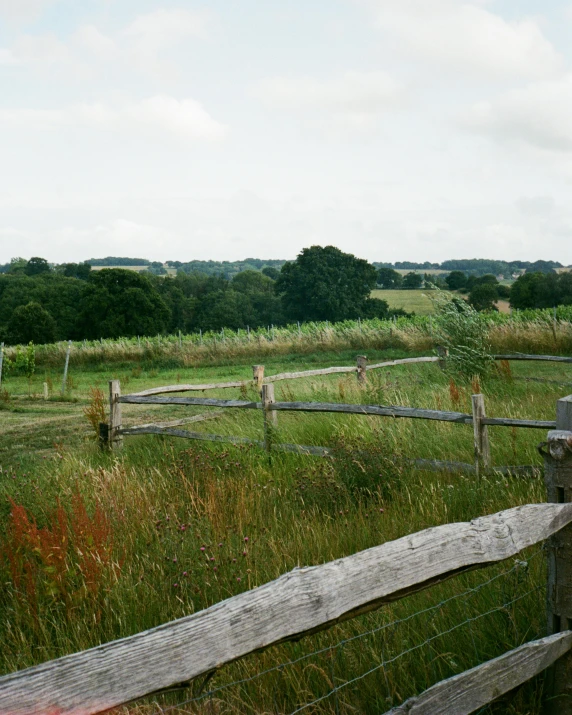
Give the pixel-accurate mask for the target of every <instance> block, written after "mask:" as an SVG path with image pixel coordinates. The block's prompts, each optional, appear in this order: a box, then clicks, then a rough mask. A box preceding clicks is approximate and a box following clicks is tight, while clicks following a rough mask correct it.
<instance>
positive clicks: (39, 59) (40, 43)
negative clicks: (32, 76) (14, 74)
mask: <svg viewBox="0 0 572 715" xmlns="http://www.w3.org/2000/svg"><path fill="white" fill-rule="evenodd" d="M11 52H12V55H13V56H14V57H15V58H16V60H17V62H18V63H19V64H35V65H40V66H41V67H46V66H47V65H52V64H55V63H58V62H66V61H67V60H69V59H70V52H69V49H68V47H67V46H66V45H65V44H64V43H63V42H60V40H58V38H57V37H56V36H55V35H49V34H46V35H20V36H19V37H18V38H17V40H16V41H15V43H14V45H13V46H12V50H11Z"/></svg>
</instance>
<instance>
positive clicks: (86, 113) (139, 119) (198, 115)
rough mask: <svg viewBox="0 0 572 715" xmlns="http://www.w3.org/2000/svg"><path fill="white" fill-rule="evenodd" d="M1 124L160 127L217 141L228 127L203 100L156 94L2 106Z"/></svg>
mask: <svg viewBox="0 0 572 715" xmlns="http://www.w3.org/2000/svg"><path fill="white" fill-rule="evenodd" d="M0 125H4V126H7V127H12V128H20V127H32V128H36V129H52V128H56V127H66V126H77V127H88V128H92V129H104V130H113V131H122V130H125V131H133V130H143V131H147V130H150V131H159V132H162V133H165V134H170V135H172V136H175V137H178V138H180V139H184V140H191V141H195V140H205V141H217V140H220V139H223V138H224V137H225V136H226V133H227V127H226V126H225V125H224V124H221V123H220V122H217V121H216V120H215V119H213V118H212V117H211V116H210V114H209V113H208V112H207V111H206V110H205V109H204V107H203V106H202V104H201V103H200V102H197V101H196V100H194V99H182V100H178V99H175V98H174V97H168V96H164V95H157V96H154V97H150V98H148V99H144V100H141V101H138V102H128V103H125V104H123V105H121V106H118V107H117V106H112V105H109V104H103V103H92V104H76V105H72V106H69V107H66V108H65V109H48V110H44V109H0Z"/></svg>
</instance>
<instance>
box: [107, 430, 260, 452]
mask: <svg viewBox="0 0 572 715" xmlns="http://www.w3.org/2000/svg"><path fill="white" fill-rule="evenodd" d="M119 434H121V435H128V436H136V435H142V434H161V435H166V436H170V437H182V438H183V439H199V440H202V441H203V442H228V443H230V444H255V445H257V446H258V447H262V446H263V444H264V443H263V442H260V441H258V440H255V439H249V438H248V437H234V436H232V435H228V436H227V435H222V434H208V433H206V432H189V431H188V430H182V429H176V428H175V427H159V426H158V425H141V426H139V427H125V428H124V429H122V430H119Z"/></svg>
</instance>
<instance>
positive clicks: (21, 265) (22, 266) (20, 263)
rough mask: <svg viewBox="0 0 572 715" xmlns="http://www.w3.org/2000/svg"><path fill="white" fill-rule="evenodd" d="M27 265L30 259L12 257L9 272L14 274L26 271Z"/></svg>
mask: <svg viewBox="0 0 572 715" xmlns="http://www.w3.org/2000/svg"><path fill="white" fill-rule="evenodd" d="M27 265H28V261H27V260H26V259H25V258H12V259H10V268H9V270H8V273H11V274H12V275H14V274H16V275H17V274H21V273H25V271H26V266H27Z"/></svg>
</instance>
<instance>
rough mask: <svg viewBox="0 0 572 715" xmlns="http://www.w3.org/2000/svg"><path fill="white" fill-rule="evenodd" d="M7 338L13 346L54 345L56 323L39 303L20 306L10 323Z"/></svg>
mask: <svg viewBox="0 0 572 715" xmlns="http://www.w3.org/2000/svg"><path fill="white" fill-rule="evenodd" d="M6 337H7V339H8V342H10V343H12V345H19V344H28V343H30V342H33V343H35V344H36V345H41V344H43V343H53V342H54V340H55V337H56V321H55V320H54V319H53V318H52V316H51V315H50V314H49V313H48V311H47V310H45V309H44V308H42V306H41V305H40V304H39V303H33V302H30V303H28V304H27V305H20V306H19V307H18V308H16V309H15V310H14V312H13V313H12V316H11V318H10V320H9V321H8V328H7V336H6Z"/></svg>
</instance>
